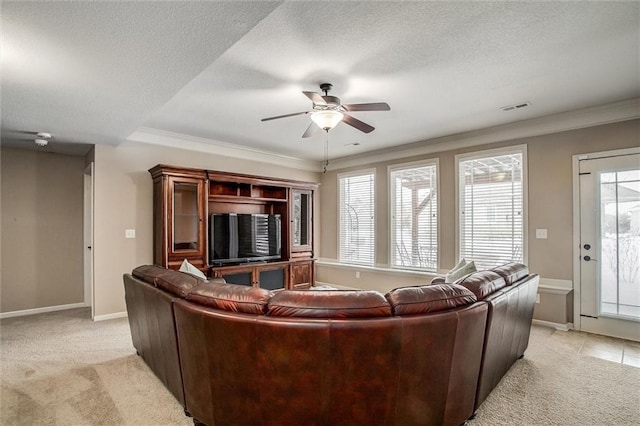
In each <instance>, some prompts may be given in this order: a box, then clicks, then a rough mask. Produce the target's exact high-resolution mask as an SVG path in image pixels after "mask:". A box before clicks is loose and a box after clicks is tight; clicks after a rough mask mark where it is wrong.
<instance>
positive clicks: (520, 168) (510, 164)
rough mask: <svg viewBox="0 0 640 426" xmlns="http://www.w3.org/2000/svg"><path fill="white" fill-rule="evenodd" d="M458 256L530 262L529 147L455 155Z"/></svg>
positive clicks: (480, 261) (483, 262) (482, 261)
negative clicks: (527, 194) (527, 248)
mask: <svg viewBox="0 0 640 426" xmlns="http://www.w3.org/2000/svg"><path fill="white" fill-rule="evenodd" d="M456 167H457V179H458V185H457V186H458V232H459V234H458V235H459V238H458V247H459V250H458V256H459V257H458V258H459V259H463V258H464V259H466V260H467V261H471V260H473V261H475V263H476V266H477V267H478V269H485V268H489V267H492V266H496V265H500V264H504V263H506V262H511V261H513V262H522V263H525V262H526V244H525V235H526V234H525V229H526V205H525V200H526V196H525V194H526V146H518V147H513V148H510V149H507V150H492V151H484V152H478V153H474V154H471V155H459V156H456Z"/></svg>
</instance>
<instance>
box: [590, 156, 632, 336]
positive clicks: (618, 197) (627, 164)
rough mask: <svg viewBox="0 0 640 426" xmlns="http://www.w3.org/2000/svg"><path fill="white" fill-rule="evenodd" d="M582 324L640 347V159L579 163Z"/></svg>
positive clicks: (604, 158)
mask: <svg viewBox="0 0 640 426" xmlns="http://www.w3.org/2000/svg"><path fill="white" fill-rule="evenodd" d="M579 183H580V250H579V253H580V260H579V262H580V283H579V285H580V291H579V293H580V296H579V297H580V311H579V312H580V319H579V320H580V324H579V328H580V329H581V330H583V331H588V332H592V333H598V334H604V335H608V336H615V337H621V338H625V339H632V340H637V341H640V154H629V155H621V156H611V157H603V158H594V159H582V160H580V161H579Z"/></svg>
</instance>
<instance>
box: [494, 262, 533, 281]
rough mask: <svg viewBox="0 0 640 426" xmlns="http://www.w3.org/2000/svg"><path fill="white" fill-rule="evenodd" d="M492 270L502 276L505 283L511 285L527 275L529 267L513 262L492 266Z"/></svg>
mask: <svg viewBox="0 0 640 426" xmlns="http://www.w3.org/2000/svg"><path fill="white" fill-rule="evenodd" d="M492 271H493V272H495V273H497V274H498V275H500V276H501V277H502V278H504V281H505V283H506V284H507V285H511V284H513V283H515V282H516V281H518V280H520V279H522V278H524V277H526V276H527V275H529V268H527V267H526V266H525V265H523V264H522V263H515V262H511V263H507V264H505V265H501V266H497V267H495V268H493V269H492Z"/></svg>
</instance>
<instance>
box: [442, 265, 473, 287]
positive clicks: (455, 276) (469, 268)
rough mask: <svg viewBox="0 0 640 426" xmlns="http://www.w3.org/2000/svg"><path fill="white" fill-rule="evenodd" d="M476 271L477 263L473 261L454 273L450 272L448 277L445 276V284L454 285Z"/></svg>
mask: <svg viewBox="0 0 640 426" xmlns="http://www.w3.org/2000/svg"><path fill="white" fill-rule="evenodd" d="M476 271H477V269H476V263H475V262H473V261H471V262H469V263H467V264H466V265H464V266H463V267H462V268H458V269H455V270H453V271H450V272H449V273H448V274H447V275H445V277H444V282H445V284H451V283H454V282H456V281H458V280H459V279H460V278H462V277H464V276H465V275H469V274H471V273H474V272H476Z"/></svg>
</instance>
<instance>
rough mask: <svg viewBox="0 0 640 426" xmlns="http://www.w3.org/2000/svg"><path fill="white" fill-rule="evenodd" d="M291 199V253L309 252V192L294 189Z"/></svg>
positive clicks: (310, 194)
mask: <svg viewBox="0 0 640 426" xmlns="http://www.w3.org/2000/svg"><path fill="white" fill-rule="evenodd" d="M291 197H292V201H293V202H292V212H291V217H292V230H291V237H292V244H291V246H292V247H291V249H292V250H293V251H305V250H311V244H312V241H311V208H312V203H311V201H312V193H311V191H301V190H297V189H294V190H292V191H291Z"/></svg>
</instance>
